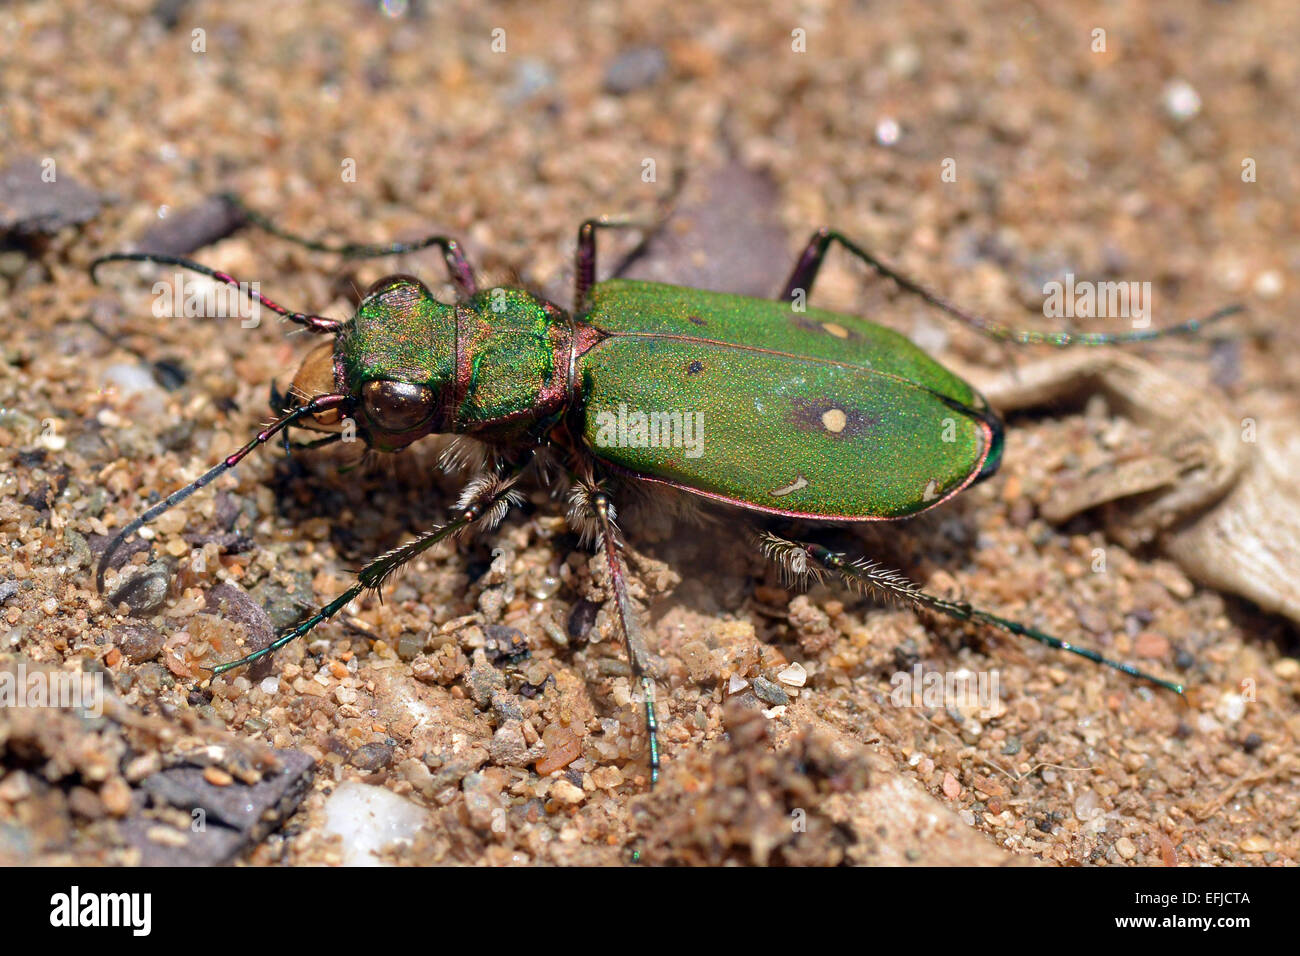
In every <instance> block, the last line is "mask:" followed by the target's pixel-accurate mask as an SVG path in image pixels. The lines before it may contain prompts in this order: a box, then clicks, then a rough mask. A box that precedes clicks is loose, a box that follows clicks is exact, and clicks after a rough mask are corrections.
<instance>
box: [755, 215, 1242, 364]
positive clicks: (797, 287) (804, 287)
mask: <svg viewBox="0 0 1300 956" xmlns="http://www.w3.org/2000/svg"><path fill="white" fill-rule="evenodd" d="M833 242H838V243H839V244H840V245H841V246H843V247H844V249H845V251H847V252H848V253H849V254H850V255H852V256H853V257H854V258H855V259H858V260H860V261H862V262H864V263H866V264H867V265H868V266H870V267H871V268H872V269H874V270H875V271H876V272H877V273H879V274H880V275H882V276H884V277H885V278H886V279H890V280H892V281H893V282H894V283H895V284H896V285H897V286H898V287H899V288H900V289H902V290H903V291H904V292H908V293H910V294H912V295H914V296H917V297H918V298H920V299H922V300H923V301H925V302H927V303H929V304H930V305H932V306H934V307H935V308H936V309H938V310H939V311H940V312H943V313H945V314H946V315H948V316H949V317H951V318H954V319H956V320H957V321H958V322H961V323H962V324H963V325H967V326H969V327H970V328H972V329H974V330H975V331H977V332H980V333H982V334H984V335H987V336H988V337H989V338H991V339H994V340H996V341H999V342H1014V343H1016V344H1018V345H1054V346H1057V347H1065V346H1070V345H1121V344H1125V343H1132V342H1149V341H1151V340H1152V339H1159V338H1165V337H1167V336H1171V335H1196V334H1198V333H1199V332H1200V331H1201V330H1202V329H1203V328H1204V327H1205V326H1207V325H1209V324H1211V323H1213V322H1217V321H1219V320H1220V319H1224V318H1227V317H1228V316H1230V315H1235V314H1236V313H1238V312H1241V311H1242V307H1241V306H1239V305H1230V306H1226V307H1225V308H1222V309H1218V310H1217V311H1215V312H1211V313H1210V314H1209V315H1207V316H1204V317H1202V318H1199V319H1189V320H1187V321H1186V322H1180V323H1179V324H1178V325H1171V326H1167V327H1165V328H1162V329H1148V328H1135V329H1134V330H1132V331H1128V332H1040V331H1036V330H1032V329H1014V328H1012V327H1010V326H1008V325H1006V324H1004V323H1002V322H998V321H996V320H994V319H987V318H985V317H984V316H981V315H975V314H974V313H973V312H968V311H966V310H965V309H963V308H961V307H960V306H957V305H954V304H953V303H951V302H949V301H948V300H947V299H945V298H943V297H942V296H940V295H938V294H937V293H934V292H931V291H930V290H929V289H927V288H926V287H925V286H923V285H921V283H919V282H917V281H916V280H915V279H913V278H911V277H910V276H907V275H904V274H903V273H901V272H899V271H898V270H897V269H895V268H894V267H893V266H891V265H889V264H888V263H886V262H884V261H883V260H881V259H879V258H877V257H876V256H874V255H872V254H871V253H870V252H867V250H865V249H863V248H862V247H861V246H859V245H858V244H857V243H856V242H854V241H853V240H852V239H849V238H848V237H847V236H845V235H844V234H843V233H839V232H836V231H835V230H834V229H828V228H825V227H823V228H821V229H818V230H817V231H816V232H814V233H813V234H812V238H810V239H809V240H808V245H807V246H805V247H804V251H803V254H802V255H801V256H800V257H799V261H798V262H796V263H795V266H794V270H793V271H792V272H791V273H790V278H789V279H788V280H787V281H786V284H785V289H784V290H783V291H782V293H781V296H780V298H781V301H784V302H796V301H798V300H799V298H800V296H801V295H802V297H803V299H804V301H805V302H806V301H807V299H808V298H809V297H810V296H811V295H812V287H813V283H814V282H815V281H817V273H818V272H819V271H820V270H821V267H822V262H823V261H824V260H825V259H826V253H827V251H828V250H829V249H830V246H831V243H833Z"/></svg>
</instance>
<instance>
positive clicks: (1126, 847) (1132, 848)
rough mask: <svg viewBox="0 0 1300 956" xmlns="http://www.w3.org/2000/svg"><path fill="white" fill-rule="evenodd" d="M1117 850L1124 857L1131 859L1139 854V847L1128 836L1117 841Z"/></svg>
mask: <svg viewBox="0 0 1300 956" xmlns="http://www.w3.org/2000/svg"><path fill="white" fill-rule="evenodd" d="M1115 852H1116V853H1118V854H1119V855H1120V856H1121V857H1122V858H1123V859H1125V860H1131V859H1133V857H1135V856H1137V852H1138V848H1137V846H1136V845H1135V844H1134V843H1133V841H1132V840H1130V839H1129V838H1128V837H1120V838H1119V839H1118V840H1116V841H1115Z"/></svg>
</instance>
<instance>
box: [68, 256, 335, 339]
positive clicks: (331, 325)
mask: <svg viewBox="0 0 1300 956" xmlns="http://www.w3.org/2000/svg"><path fill="white" fill-rule="evenodd" d="M106 262H156V263H158V264H159V265H166V266H179V267H180V268H182V269H188V270H189V271H190V272H197V273H198V274H199V275H205V276H207V277H208V278H209V279H216V280H217V281H218V282H224V283H226V285H230V286H234V287H235V288H236V289H238V290H239V291H240V292H243V293H244V294H245V295H247V296H248V297H249V298H250V299H252V300H253V301H255V302H257V303H258V304H260V305H263V306H265V307H266V308H268V309H270V310H271V311H272V312H274V313H275V314H276V315H280V316H283V317H284V318H286V319H288V320H289V321H290V322H296V323H298V324H299V325H301V326H303V327H304V328H306V329H307V330H308V331H309V332H317V333H321V334H329V335H337V334H338V331H339V329H341V328H342V327H343V320H342V319H331V318H329V317H328V316H324V315H312V314H311V313H307V312H291V311H290V310H289V309H286V308H285V307H284V306H282V305H278V304H276V303H275V302H272V301H271V300H270V299H268V298H267V297H266V296H264V295H262V293H261V292H259V291H257V288H256V286H255V285H250V284H249V283H247V282H240V281H239V280H238V279H236V278H234V276H230V275H227V274H226V273H224V272H218V271H217V270H216V269H210V268H208V267H207V266H205V265H203V264H202V263H199V262H194V261H193V260H191V259H182V258H181V257H180V256H166V255H155V254H153V253H149V252H114V253H110V254H109V255H106V256H100V257H99V258H98V259H96V260H95V261H94V262H92V263H91V264H90V278H91V281H92V282H94V283H95V284H96V285H98V284H99V277H98V276H97V275H96V274H95V272H96V270H97V269H98V268H99V267H100V266H102V265H103V264H104V263H106Z"/></svg>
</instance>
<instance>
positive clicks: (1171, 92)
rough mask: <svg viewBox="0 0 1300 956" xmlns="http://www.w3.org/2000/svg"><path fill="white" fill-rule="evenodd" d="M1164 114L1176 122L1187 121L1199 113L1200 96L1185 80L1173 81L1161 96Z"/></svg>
mask: <svg viewBox="0 0 1300 956" xmlns="http://www.w3.org/2000/svg"><path fill="white" fill-rule="evenodd" d="M1162 98H1163V99H1164V104H1165V112H1167V113H1168V114H1169V115H1170V116H1171V117H1173V118H1174V119H1176V120H1179V121H1182V120H1189V119H1191V118H1192V117H1193V116H1195V115H1196V114H1197V113H1199V112H1200V111H1201V94H1199V93H1197V92H1196V88H1195V87H1194V86H1192V85H1191V84H1190V83H1188V82H1187V81H1186V80H1175V81H1174V82H1172V83H1170V84H1169V85H1168V86H1166V87H1165V89H1164V93H1163V94H1162Z"/></svg>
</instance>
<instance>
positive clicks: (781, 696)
mask: <svg viewBox="0 0 1300 956" xmlns="http://www.w3.org/2000/svg"><path fill="white" fill-rule="evenodd" d="M754 694H755V696H757V697H758V699H759V700H761V701H763V702H764V703H765V704H771V705H772V706H773V707H784V706H785V705H786V704H789V703H790V695H789V694H787V693H786V692H785V691H784V690H782V689H781V687H780V685H778V684H774V683H772V682H771V681H770V680H768V679H767V678H766V677H755V678H754Z"/></svg>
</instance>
